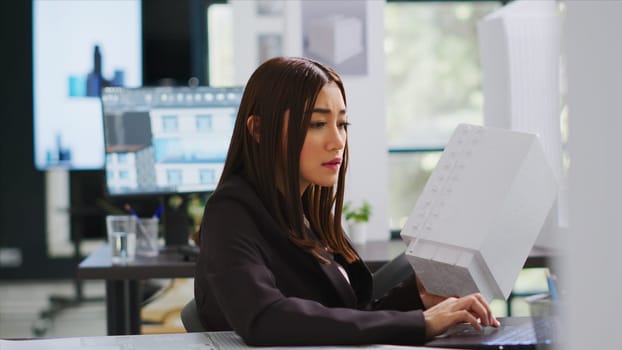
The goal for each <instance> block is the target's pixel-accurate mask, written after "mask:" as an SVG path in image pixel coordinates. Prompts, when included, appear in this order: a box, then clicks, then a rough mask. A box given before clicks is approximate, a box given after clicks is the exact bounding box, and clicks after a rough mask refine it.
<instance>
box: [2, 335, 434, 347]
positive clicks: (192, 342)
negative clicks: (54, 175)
mask: <svg viewBox="0 0 622 350" xmlns="http://www.w3.org/2000/svg"><path fill="white" fill-rule="evenodd" d="M40 349H46V350H78V349H81V350H125V349H132V350H170V349H177V350H185V349H188V350H190V349H192V350H211V349H213V350H216V349H218V350H221V349H231V350H236V349H262V350H264V349H265V350H273V349H274V350H276V349H296V350H299V349H300V350H302V349H341V350H343V349H352V350H355V349H359V350H360V349H385V350H386V349H396V350H397V349H402V350H404V349H412V350H415V349H425V348H422V347H412V346H393V345H368V346H327V347H318V346H313V347H261V348H252V347H249V346H246V345H245V344H244V343H243V342H242V339H241V338H240V337H238V336H237V335H236V334H235V333H233V332H208V333H181V334H149V335H118V336H111V335H109V336H99V337H81V338H78V337H76V338H53V339H34V340H0V350H40Z"/></svg>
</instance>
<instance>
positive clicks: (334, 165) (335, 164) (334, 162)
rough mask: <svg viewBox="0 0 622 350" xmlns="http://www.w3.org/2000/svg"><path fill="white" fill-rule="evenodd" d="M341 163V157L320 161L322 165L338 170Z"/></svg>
mask: <svg viewBox="0 0 622 350" xmlns="http://www.w3.org/2000/svg"><path fill="white" fill-rule="evenodd" d="M340 165H341V159H333V160H331V161H329V162H326V163H322V166H323V167H325V168H328V169H331V170H338V169H339V166H340Z"/></svg>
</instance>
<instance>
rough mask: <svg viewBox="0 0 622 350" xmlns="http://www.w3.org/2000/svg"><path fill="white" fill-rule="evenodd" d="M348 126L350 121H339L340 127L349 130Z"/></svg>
mask: <svg viewBox="0 0 622 350" xmlns="http://www.w3.org/2000/svg"><path fill="white" fill-rule="evenodd" d="M348 126H350V123H348V122H341V123H339V127H340V128H341V129H344V130H348Z"/></svg>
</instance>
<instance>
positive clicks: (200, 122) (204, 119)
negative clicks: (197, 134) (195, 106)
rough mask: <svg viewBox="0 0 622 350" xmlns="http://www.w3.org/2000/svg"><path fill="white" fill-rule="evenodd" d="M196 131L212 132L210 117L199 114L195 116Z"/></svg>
mask: <svg viewBox="0 0 622 350" xmlns="http://www.w3.org/2000/svg"><path fill="white" fill-rule="evenodd" d="M196 127H197V131H212V127H213V126H212V115H211V114H199V115H197V116H196Z"/></svg>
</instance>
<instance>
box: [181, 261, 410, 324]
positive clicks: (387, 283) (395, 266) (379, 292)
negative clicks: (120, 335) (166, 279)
mask: <svg viewBox="0 0 622 350" xmlns="http://www.w3.org/2000/svg"><path fill="white" fill-rule="evenodd" d="M412 273H413V270H412V268H411V267H410V264H409V263H408V260H406V256H405V255H404V253H402V254H400V255H398V256H397V257H395V258H394V259H393V260H391V261H389V262H388V263H386V264H384V265H383V266H382V267H380V268H379V269H378V271H376V272H374V274H373V276H374V287H373V291H372V297H373V299H377V298H380V297H381V296H383V295H384V294H386V293H387V292H388V291H389V290H390V289H391V288H393V287H394V286H396V285H397V284H399V283H400V282H402V281H404V280H405V279H406V278H408V277H409V276H410V275H411V274H412ZM181 323H182V324H183V325H184V328H186V332H206V331H207V330H206V329H205V328H204V327H203V324H201V320H199V312H198V310H197V304H196V302H195V300H194V298H192V299H191V300H190V301H189V302H187V303H186V305H184V307H183V309H182V310H181Z"/></svg>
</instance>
